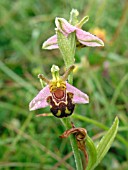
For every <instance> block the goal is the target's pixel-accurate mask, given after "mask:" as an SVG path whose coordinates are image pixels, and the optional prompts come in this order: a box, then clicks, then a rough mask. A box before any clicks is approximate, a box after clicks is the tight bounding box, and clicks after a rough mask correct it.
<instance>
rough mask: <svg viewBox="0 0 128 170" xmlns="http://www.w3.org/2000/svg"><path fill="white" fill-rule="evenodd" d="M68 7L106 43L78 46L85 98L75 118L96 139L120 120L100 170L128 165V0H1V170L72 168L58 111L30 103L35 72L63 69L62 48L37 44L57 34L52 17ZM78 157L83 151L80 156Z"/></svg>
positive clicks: (78, 77)
mask: <svg viewBox="0 0 128 170" xmlns="http://www.w3.org/2000/svg"><path fill="white" fill-rule="evenodd" d="M72 8H76V9H78V11H79V13H80V15H79V18H80V19H81V18H82V17H83V16H85V15H89V17H90V20H89V21H88V23H86V24H85V25H84V26H83V29H84V30H86V31H90V32H92V33H94V34H96V35H98V36H99V37H101V38H102V39H103V40H104V42H105V47H104V48H97V47H96V48H91V47H89V48H83V49H77V52H76V56H75V57H76V63H77V64H76V65H77V67H76V70H75V72H74V85H75V86H76V87H77V88H79V89H81V90H82V91H84V92H86V93H87V94H88V95H89V96H90V103H89V104H88V105H78V106H77V107H76V109H75V113H74V114H73V116H72V119H73V122H74V123H75V125H76V126H77V127H80V126H81V127H84V128H86V129H87V131H88V134H89V135H90V137H92V138H93V140H94V142H95V144H97V143H98V141H99V140H100V138H101V137H102V136H103V134H104V133H105V130H107V128H108V127H110V126H111V124H112V122H113V120H114V118H115V116H118V117H119V119H120V128H119V132H118V136H117V137H116V140H115V141H114V143H113V145H112V147H111V149H110V150H109V152H108V154H107V156H106V157H105V158H104V160H103V161H102V162H101V164H100V165H99V166H98V167H97V168H96V169H97V170H127V169H128V23H127V19H128V12H127V11H128V1H127V0H113V1H112V0H79V1H77V0H70V1H68V0H65V1H62V0H56V1H52V0H47V1H44V0H13V1H10V0H1V1H0V169H5V170H10V169H16V170H19V169H42V170H55V169H57V170H75V164H74V159H73V154H72V151H71V146H70V144H69V140H68V139H63V140H62V139H60V138H59V135H61V134H62V133H63V132H64V130H65V129H64V127H63V126H62V124H61V121H60V120H59V119H57V118H55V117H40V118H39V117H38V118H37V117H35V115H36V114H39V113H48V112H49V108H46V109H41V110H37V111H35V112H29V110H28V104H29V102H30V101H31V100H32V99H33V98H34V97H35V95H36V94H37V92H38V91H39V90H41V85H40V82H39V80H38V78H37V75H38V74H39V73H43V74H44V75H46V76H47V77H48V78H51V74H50V68H51V66H52V64H56V65H58V66H59V67H60V68H61V73H63V72H64V63H63V60H62V57H61V55H60V53H59V50H52V51H47V50H42V49H41V46H42V43H43V42H44V41H45V40H46V39H47V38H49V37H50V36H51V35H53V34H54V28H55V24H54V19H55V17H56V16H59V17H64V18H66V19H67V20H68V19H69V13H70V11H71V9H72ZM81 155H82V154H81Z"/></svg>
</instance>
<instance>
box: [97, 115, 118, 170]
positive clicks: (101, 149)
mask: <svg viewBox="0 0 128 170" xmlns="http://www.w3.org/2000/svg"><path fill="white" fill-rule="evenodd" d="M118 124H119V120H118V118H117V117H116V118H115V120H114V123H113V125H112V126H111V128H110V129H109V130H108V131H107V133H106V134H105V136H104V137H103V138H102V139H101V141H100V142H99V144H98V145H97V161H96V164H95V165H94V168H95V167H96V166H97V165H98V164H99V163H100V162H101V160H102V159H103V158H104V156H105V155H106V153H107V152H108V150H109V148H110V147H111V145H112V142H113V140H114V138H115V136H116V134H117V130H118Z"/></svg>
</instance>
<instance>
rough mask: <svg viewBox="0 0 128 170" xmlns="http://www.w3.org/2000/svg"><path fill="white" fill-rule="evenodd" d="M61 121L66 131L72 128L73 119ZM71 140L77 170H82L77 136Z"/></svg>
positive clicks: (71, 75)
mask: <svg viewBox="0 0 128 170" xmlns="http://www.w3.org/2000/svg"><path fill="white" fill-rule="evenodd" d="M72 64H73V63H71V64H70V65H66V67H67V68H70V67H73V65H72ZM68 82H69V83H70V84H72V83H73V73H70V75H69V76H68ZM61 121H62V123H63V124H64V126H65V127H66V130H67V129H71V128H72V124H71V118H70V117H67V118H63V119H61ZM69 138H70V143H71V147H72V151H73V154H74V158H75V163H76V169H77V170H82V169H83V167H82V161H81V157H80V152H79V150H78V146H77V141H76V138H75V136H74V135H73V134H71V135H70V136H69Z"/></svg>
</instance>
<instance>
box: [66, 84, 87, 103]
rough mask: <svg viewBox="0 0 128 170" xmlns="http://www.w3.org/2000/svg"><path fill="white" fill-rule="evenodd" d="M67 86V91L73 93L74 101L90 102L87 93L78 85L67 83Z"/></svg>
mask: <svg viewBox="0 0 128 170" xmlns="http://www.w3.org/2000/svg"><path fill="white" fill-rule="evenodd" d="M66 88H67V91H69V92H71V93H73V94H74V95H73V102H74V103H83V104H85V103H89V97H88V95H87V94H85V93H83V92H82V91H80V90H79V89H77V88H76V87H74V86H72V85H70V84H68V83H66Z"/></svg>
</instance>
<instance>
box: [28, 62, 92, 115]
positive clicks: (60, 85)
mask: <svg viewBox="0 0 128 170" xmlns="http://www.w3.org/2000/svg"><path fill="white" fill-rule="evenodd" d="M73 69H74V65H72V66H70V67H69V69H68V70H67V71H66V72H65V74H64V75H63V76H60V75H59V67H58V66H55V65H53V66H52V68H51V73H52V77H53V78H52V80H48V79H47V78H45V77H44V76H43V75H42V74H39V75H38V77H39V78H40V79H41V80H43V81H45V82H46V83H47V85H46V86H45V87H44V88H43V89H42V90H41V91H40V92H39V93H38V94H37V96H36V97H35V98H34V99H33V100H32V101H31V102H30V104H29V109H30V111H32V110H36V109H40V108H45V107H47V106H50V110H51V112H52V114H53V115H54V116H56V117H58V118H63V117H67V116H70V115H71V114H72V113H73V111H74V107H75V104H77V103H83V104H86V103H89V98H88V96H87V94H85V93H83V92H81V91H80V90H78V89H77V88H76V87H74V86H72V85H70V84H69V83H67V81H66V80H67V78H68V75H69V74H70V73H71V72H72V71H73Z"/></svg>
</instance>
